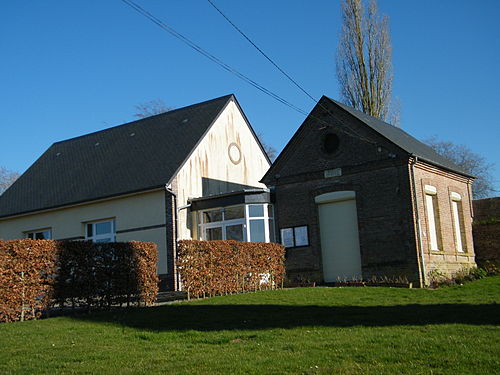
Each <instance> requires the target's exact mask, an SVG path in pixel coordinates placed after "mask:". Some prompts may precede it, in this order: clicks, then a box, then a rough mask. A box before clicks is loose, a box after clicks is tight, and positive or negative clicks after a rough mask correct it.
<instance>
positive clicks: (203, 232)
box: [198, 203, 274, 242]
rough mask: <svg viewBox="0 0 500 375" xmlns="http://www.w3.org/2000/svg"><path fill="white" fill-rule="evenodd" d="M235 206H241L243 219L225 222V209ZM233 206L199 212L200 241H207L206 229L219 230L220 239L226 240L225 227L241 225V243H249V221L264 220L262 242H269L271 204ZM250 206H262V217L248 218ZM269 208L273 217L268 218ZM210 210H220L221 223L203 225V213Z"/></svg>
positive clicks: (272, 222) (272, 218)
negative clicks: (220, 233)
mask: <svg viewBox="0 0 500 375" xmlns="http://www.w3.org/2000/svg"><path fill="white" fill-rule="evenodd" d="M235 206H243V209H244V213H243V215H244V217H242V218H239V219H231V220H225V211H224V210H225V209H226V208H230V207H235ZM235 206H227V207H217V208H211V209H209V210H203V211H200V212H199V214H198V215H199V216H198V220H199V224H198V229H199V233H200V234H201V236H200V237H201V239H202V240H206V239H207V229H211V228H221V231H222V239H223V240H226V227H228V226H232V225H243V242H249V241H250V240H251V239H252V238H251V236H250V221H252V220H264V241H265V242H271V238H270V225H274V207H272V205H271V204H269V203H254V204H252V203H250V204H248V203H247V204H240V205H235ZM250 206H263V211H264V213H263V215H262V216H254V217H250ZM269 206H271V209H272V210H273V216H272V217H271V216H269ZM212 210H222V220H221V221H214V222H210V223H205V221H204V220H205V219H204V216H203V213H204V212H208V211H212Z"/></svg>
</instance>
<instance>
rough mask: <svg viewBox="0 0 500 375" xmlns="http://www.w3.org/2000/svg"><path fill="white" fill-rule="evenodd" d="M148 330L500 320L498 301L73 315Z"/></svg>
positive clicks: (226, 307)
mask: <svg viewBox="0 0 500 375" xmlns="http://www.w3.org/2000/svg"><path fill="white" fill-rule="evenodd" d="M73 318H74V319H78V320H84V321H94V322H109V323H116V324H119V325H123V326H127V327H133V328H139V329H145V330H152V331H183V330H198V331H218V330H246V329H248V330H254V329H272V328H294V327H300V326H326V327H351V326H367V327H379V326H380V327H382V326H401V325H426V324H454V323H457V324H471V325H498V324H500V305H497V304H483V305H467V304H442V305H399V306H367V307H362V306H359V307H358V306H334V307H329V306H284V305H184V304H182V305H170V306H161V307H150V308H135V309H128V310H119V311H114V312H106V313H94V314H88V315H77V316H74V317H73Z"/></svg>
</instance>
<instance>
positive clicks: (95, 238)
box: [83, 218, 116, 243]
mask: <svg viewBox="0 0 500 375" xmlns="http://www.w3.org/2000/svg"><path fill="white" fill-rule="evenodd" d="M107 222H109V223H111V232H108V233H105V234H96V224H100V223H107ZM83 224H84V228H85V240H86V241H92V242H94V243H99V242H116V220H115V219H114V218H112V219H100V220H94V221H87V222H85V223H83ZM89 225H91V226H92V235H90V236H89V229H88V228H89V227H88V226H89ZM104 239H110V241H99V240H104Z"/></svg>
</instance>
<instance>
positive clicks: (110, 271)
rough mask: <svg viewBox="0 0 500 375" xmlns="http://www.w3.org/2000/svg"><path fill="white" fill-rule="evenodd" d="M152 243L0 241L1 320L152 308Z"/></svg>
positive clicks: (154, 255) (155, 280)
mask: <svg viewBox="0 0 500 375" xmlns="http://www.w3.org/2000/svg"><path fill="white" fill-rule="evenodd" d="M157 253H158V251H157V248H156V244H154V243H150V242H135V241H132V242H126V243H120V242H114V243H93V242H90V241H48V240H30V239H25V240H12V241H3V240H0V321H4V322H9V321H16V320H27V319H35V318H37V317H39V316H40V314H41V313H42V311H48V310H49V309H50V308H51V307H53V306H54V305H58V306H59V307H64V306H67V305H70V306H71V307H80V308H82V307H83V308H86V309H88V310H90V309H92V308H96V307H100V308H102V307H105V306H108V307H109V306H111V305H117V304H119V305H122V304H123V303H126V304H127V305H128V304H130V303H131V302H136V303H144V304H152V303H153V302H154V301H155V300H156V295H157V293H158V275H157V272H156V264H157V256H158V255H157Z"/></svg>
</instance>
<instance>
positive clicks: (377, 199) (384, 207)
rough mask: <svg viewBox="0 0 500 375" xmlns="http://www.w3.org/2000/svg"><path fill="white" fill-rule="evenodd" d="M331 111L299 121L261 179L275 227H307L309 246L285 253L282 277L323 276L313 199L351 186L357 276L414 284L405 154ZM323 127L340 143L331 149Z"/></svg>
mask: <svg viewBox="0 0 500 375" xmlns="http://www.w3.org/2000/svg"><path fill="white" fill-rule="evenodd" d="M325 105H327V104H325ZM330 109H331V113H329V114H328V116H327V117H325V116H324V115H322V114H321V111H320V113H314V117H313V116H310V117H309V118H308V119H307V120H306V121H305V122H304V124H303V125H302V126H301V128H300V130H299V131H298V132H297V133H296V135H294V138H293V139H292V142H290V144H289V145H288V146H287V148H285V150H284V152H283V153H282V155H281V156H280V159H279V160H278V162H277V164H276V165H275V168H273V169H274V171H275V172H276V174H275V175H273V176H267V177H266V179H265V181H264V182H266V184H267V185H268V186H274V187H275V189H276V190H275V191H276V203H275V212H276V213H277V215H276V216H277V226H278V228H287V227H294V226H302V225H308V229H309V242H310V246H305V247H296V248H290V249H288V251H287V258H286V268H287V276H288V278H289V279H291V281H295V280H299V281H303V280H308V281H317V282H322V281H323V276H322V260H321V258H322V257H321V244H320V229H319V218H318V205H317V204H316V203H315V201H314V198H315V197H316V196H318V195H321V194H324V193H328V192H335V191H344V190H350V191H355V193H356V207H357V215H358V227H359V240H360V251H361V262H362V273H363V275H362V276H363V278H364V279H370V278H371V277H372V276H378V277H382V276H387V277H390V278H394V279H395V278H399V277H406V278H407V279H408V280H409V281H412V282H418V281H419V266H418V258H417V250H416V239H415V230H414V228H415V227H414V221H413V217H412V198H411V189H410V179H409V174H408V156H407V153H406V152H404V151H403V150H401V149H400V148H398V147H397V146H395V145H394V144H392V143H390V142H389V141H387V140H386V139H385V138H383V137H381V136H380V135H378V133H376V132H375V131H373V130H372V129H370V128H368V127H367V126H366V125H364V124H362V123H361V122H360V121H359V120H357V119H354V118H353V117H352V116H350V115H348V114H346V113H345V112H344V111H341V110H336V109H335V108H334V107H332V108H330ZM318 118H319V119H318ZM345 124H348V126H346V125H345ZM327 133H334V134H336V135H337V136H338V138H339V149H338V151H337V152H335V153H333V154H332V155H328V154H325V152H324V151H323V150H322V141H323V139H324V135H325V134H327ZM336 168H340V169H341V172H340V174H341V175H340V176H337V177H326V176H327V175H328V174H327V175H325V171H329V170H332V169H336Z"/></svg>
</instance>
